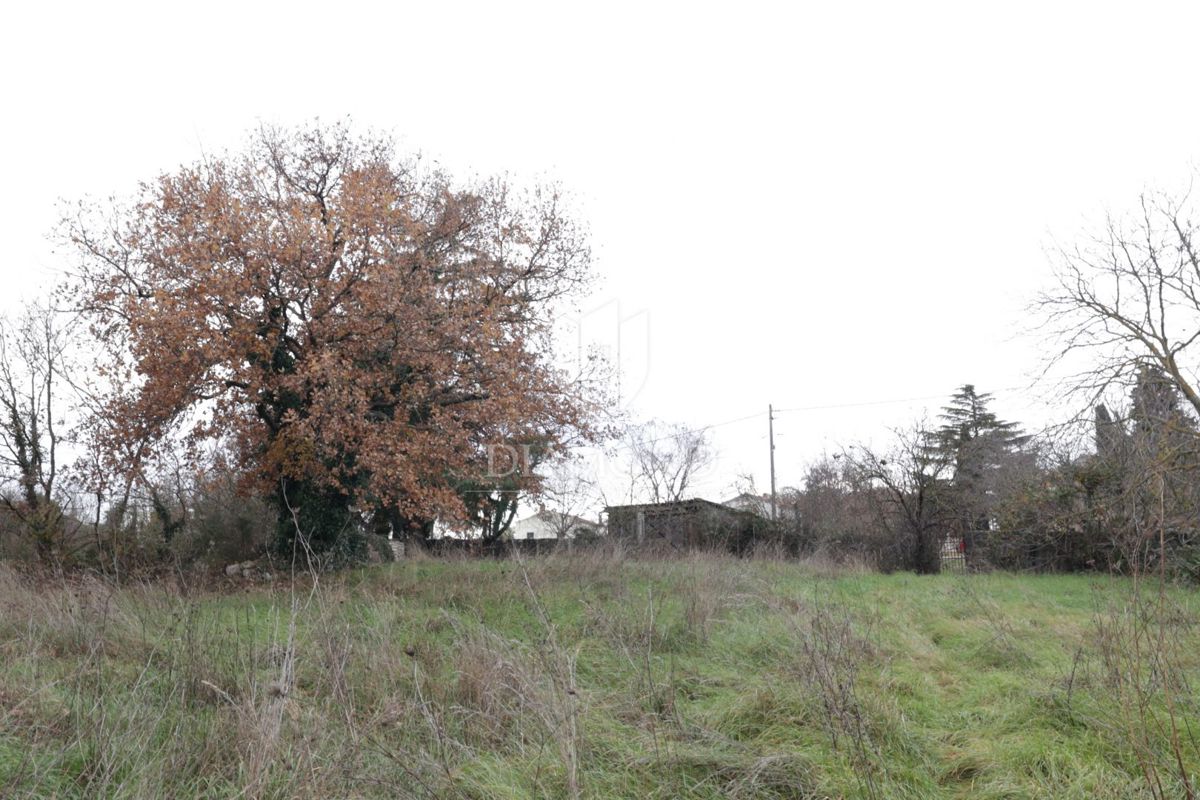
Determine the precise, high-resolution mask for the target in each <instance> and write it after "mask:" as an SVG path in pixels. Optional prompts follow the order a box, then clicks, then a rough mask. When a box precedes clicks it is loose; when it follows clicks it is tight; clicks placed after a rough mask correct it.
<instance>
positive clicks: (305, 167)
mask: <svg viewBox="0 0 1200 800" xmlns="http://www.w3.org/2000/svg"><path fill="white" fill-rule="evenodd" d="M563 206H564V203H563V200H562V197H561V195H560V194H559V193H558V192H557V191H556V190H554V189H553V188H545V187H541V188H535V189H529V190H517V189H514V188H512V187H511V186H510V185H508V184H507V183H506V182H505V181H504V180H501V179H489V180H482V181H477V182H474V183H471V184H469V185H459V184H456V183H455V182H454V181H452V179H451V178H450V177H449V176H448V175H446V174H444V173H443V172H441V171H438V170H436V169H430V168H428V167H426V166H425V165H423V164H422V163H421V161H420V160H419V159H405V158H401V157H400V156H398V155H397V153H396V152H395V150H394V147H393V145H392V143H391V142H390V141H389V140H387V139H384V138H375V137H362V136H357V135H354V134H353V133H352V132H351V131H350V130H349V128H348V127H347V126H344V125H341V126H333V127H328V126H324V127H323V126H320V125H316V126H312V127H308V128H303V129H298V130H288V131H279V130H263V131H260V132H259V133H258V134H256V135H255V137H254V138H253V141H252V143H251V144H250V146H249V147H248V148H247V149H246V150H245V152H243V153H241V154H238V155H232V156H229V157H225V158H217V159H210V160H206V161H204V162H202V163H200V164H197V165H195V166H191V167H187V168H183V169H180V170H178V171H177V172H173V173H170V174H166V175H164V176H162V177H161V178H159V179H158V180H157V181H155V182H152V183H149V184H145V185H143V186H142V188H141V191H140V194H139V196H138V197H137V199H136V201H135V202H133V203H132V204H129V205H123V206H122V205H114V206H106V207H93V208H90V209H85V210H84V211H83V212H82V213H81V214H79V215H78V216H76V217H74V218H72V219H70V220H68V221H67V223H66V224H65V232H66V235H67V237H69V239H70V240H71V241H72V242H73V243H74V244H75V245H76V246H77V247H78V249H79V252H80V253H81V254H82V258H81V260H80V267H79V273H78V279H77V280H76V281H75V282H74V283H73V284H72V286H71V288H70V289H69V292H70V295H71V298H72V301H73V303H75V304H76V305H77V307H79V308H81V309H83V310H84V312H85V313H86V314H87V316H88V317H89V319H90V321H91V328H92V331H93V334H94V335H95V336H96V337H97V340H98V341H99V342H100V344H101V345H102V349H103V353H104V356H103V358H102V359H101V362H102V364H101V367H102V369H103V374H104V375H105V376H106V379H107V383H108V395H107V399H106V402H105V403H104V406H103V416H104V417H105V420H104V421H103V422H102V424H100V425H98V426H97V427H96V431H97V435H96V439H97V440H98V442H99V444H100V445H101V446H102V449H103V451H104V452H105V453H106V454H107V456H108V459H107V462H108V465H109V467H110V468H111V469H114V470H139V469H144V468H145V467H146V465H148V464H149V463H150V462H152V461H153V460H154V459H155V458H156V457H157V456H159V455H161V454H162V453H163V452H165V451H166V450H168V449H171V450H172V451H173V452H185V453H187V454H188V456H189V457H190V458H191V459H192V460H193V461H197V460H199V459H201V457H202V456H201V454H202V453H204V452H206V451H209V452H210V451H211V444H212V443H214V442H222V443H224V444H226V445H228V447H229V448H230V449H232V451H233V452H235V453H236V454H237V456H238V458H239V459H240V460H241V465H242V467H243V469H244V470H245V471H246V474H247V475H248V476H249V477H250V478H251V482H252V483H253V484H256V485H257V489H258V490H259V491H265V492H275V491H278V488H279V486H280V485H281V482H288V481H291V482H294V483H296V484H298V485H299V484H302V485H306V486H310V487H317V488H318V489H319V490H320V491H323V492H326V493H328V492H333V493H335V494H338V495H340V496H342V497H344V498H346V499H347V502H348V503H349V504H351V505H353V506H354V507H356V508H359V509H362V510H365V511H368V512H375V513H384V514H387V515H392V516H394V517H395V516H398V517H403V518H406V519H433V518H434V517H437V516H449V517H461V516H462V515H463V514H464V513H465V510H464V507H463V503H462V498H461V496H460V493H459V492H458V491H457V490H456V487H457V482H458V480H459V479H460V478H461V477H462V476H470V477H471V479H475V478H477V477H478V476H479V475H481V474H482V473H483V471H484V470H485V469H486V461H487V448H488V446H489V445H490V444H494V443H513V442H524V443H528V442H537V443H538V444H539V445H540V446H544V447H550V448H553V447H555V446H557V445H560V444H561V443H563V442H566V441H568V440H578V439H580V438H585V439H586V438H589V437H591V436H592V435H593V434H594V431H595V428H594V425H593V416H592V412H593V410H594V408H593V406H592V405H591V401H592V400H595V399H596V398H597V397H598V396H597V395H595V394H594V393H592V388H593V384H591V383H589V382H588V381H587V380H586V379H585V378H583V377H581V376H568V375H567V374H565V373H564V372H563V371H562V370H560V369H558V368H556V366H555V365H554V363H553V362H552V356H551V348H550V337H551V327H552V324H553V314H554V312H555V311H556V309H558V308H560V307H561V304H562V301H564V300H565V299H568V298H570V297H572V296H575V295H577V293H578V292H579V291H580V290H581V289H582V288H583V287H585V286H586V284H587V282H588V280H589V277H590V251H589V247H588V242H587V237H586V234H585V232H584V231H583V230H582V229H581V228H580V226H579V225H578V224H577V223H575V222H574V221H573V220H572V219H571V218H570V217H569V215H568V214H567V213H566V212H565V210H564V207H563Z"/></svg>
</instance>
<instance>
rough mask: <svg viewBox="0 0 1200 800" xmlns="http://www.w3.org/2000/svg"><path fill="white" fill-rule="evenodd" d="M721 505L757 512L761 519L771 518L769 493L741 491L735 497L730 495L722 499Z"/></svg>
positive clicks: (752, 512)
mask: <svg viewBox="0 0 1200 800" xmlns="http://www.w3.org/2000/svg"><path fill="white" fill-rule="evenodd" d="M721 505H723V506H728V507H729V508H733V509H737V510H738V511H748V512H750V513H751V514H757V515H758V516H760V517H762V518H763V519H770V518H771V497H770V495H766V496H764V495H757V494H750V493H749V492H742V493H741V494H739V495H738V496H737V497H732V498H730V499H728V500H726V501H724V502H723V503H721Z"/></svg>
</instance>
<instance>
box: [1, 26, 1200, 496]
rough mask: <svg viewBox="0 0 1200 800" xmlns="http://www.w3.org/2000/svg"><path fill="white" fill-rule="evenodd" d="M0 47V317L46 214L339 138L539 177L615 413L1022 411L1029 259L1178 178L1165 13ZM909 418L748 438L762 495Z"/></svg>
mask: <svg viewBox="0 0 1200 800" xmlns="http://www.w3.org/2000/svg"><path fill="white" fill-rule="evenodd" d="M5 28H6V34H7V35H6V36H5V46H4V48H3V50H2V51H0V68H2V69H3V74H4V81H3V84H2V85H0V93H2V95H3V107H4V109H5V115H4V125H3V130H2V132H0V142H2V145H3V152H4V153H5V155H6V161H7V164H6V169H5V181H4V183H5V186H4V191H3V192H0V219H2V220H3V223H2V224H3V226H4V239H5V242H6V248H5V249H6V255H5V259H4V262H3V266H2V267H0V269H2V270H3V272H2V275H3V287H4V288H3V303H2V305H4V306H6V307H10V308H11V307H13V306H15V305H16V304H17V302H19V299H20V298H21V297H28V296H31V295H33V294H35V293H36V292H37V291H38V290H39V288H40V287H43V286H45V285H48V283H50V282H52V281H53V280H54V278H55V275H56V270H57V269H60V268H61V267H62V266H63V263H64V262H62V261H61V260H60V258H61V257H60V256H57V255H56V254H55V253H54V252H53V250H52V248H51V246H50V244H49V242H48V241H47V239H46V238H45V236H46V234H47V232H48V231H49V230H50V229H51V227H52V226H53V224H54V222H55V220H56V218H57V212H56V201H57V199H58V198H79V197H81V196H83V195H89V194H90V195H101V196H105V195H108V194H112V193H118V194H126V193H128V192H129V191H130V190H131V189H132V188H133V187H134V185H135V184H136V182H137V181H139V180H142V179H146V178H150V177H153V176H154V175H155V174H157V173H158V172H161V171H164V170H169V169H172V168H174V167H175V166H177V165H179V164H181V163H184V162H190V161H193V160H195V159H196V158H198V157H199V156H200V155H201V153H202V152H204V151H210V152H211V151H216V150H221V149H223V148H225V147H227V146H231V145H237V143H238V142H239V141H240V139H241V138H242V136H243V135H244V134H245V132H246V131H247V130H248V129H250V128H252V127H254V126H256V125H257V124H258V123H259V122H260V121H268V122H278V123H284V124H292V123H298V122H303V121H306V120H308V119H311V118H312V117H314V116H319V117H321V118H324V119H335V118H342V117H345V116H350V117H352V118H353V119H354V120H355V122H356V123H359V124H362V125H363V126H371V127H375V128H380V129H384V130H387V131H392V132H394V133H395V134H396V135H397V136H399V137H400V138H401V139H402V141H403V142H404V143H406V144H407V145H408V146H410V147H411V148H413V149H420V150H421V151H423V152H425V153H427V154H429V155H431V156H433V157H434V158H436V159H437V160H439V161H440V162H441V163H442V164H443V165H445V166H446V167H448V168H449V169H451V170H452V171H455V172H458V173H460V174H465V173H469V172H480V173H491V172H497V171H509V172H512V173H515V174H517V175H521V176H527V177H537V176H545V177H549V178H552V179H555V180H558V181H561V182H562V183H563V184H565V186H566V187H567V188H568V189H569V190H571V191H572V192H573V193H574V194H575V195H576V197H577V198H578V201H579V206H580V208H581V211H582V214H583V215H584V216H585V218H586V219H587V220H588V221H589V222H590V224H591V228H592V232H593V242H594V245H595V248H596V254H597V259H596V267H597V270H598V272H599V274H600V276H601V281H600V285H599V287H598V290H597V294H596V296H595V297H594V298H593V299H592V300H591V301H589V303H588V304H587V307H588V308H602V311H601V312H600V313H599V314H597V315H596V316H595V317H593V318H591V322H590V325H589V329H596V330H600V331H608V332H609V333H607V334H605V333H603V332H601V333H598V334H597V335H600V336H602V337H603V336H608V337H609V338H610V339H615V325H616V323H615V320H616V318H617V313H616V307H617V304H618V303H619V305H620V309H621V315H622V316H629V315H634V314H637V313H638V312H647V314H646V315H645V316H641V317H638V318H637V319H634V320H633V321H631V322H630V323H629V324H627V325H626V326H625V327H626V332H625V335H624V336H623V341H622V350H623V354H624V356H625V359H626V364H625V369H626V373H627V377H626V384H627V386H626V390H627V395H634V396H632V397H631V398H629V399H630V400H631V402H632V405H633V409H634V411H635V412H636V413H637V414H638V415H640V416H642V417H650V416H653V417H660V418H663V419H666V420H669V421H677V422H682V423H686V424H689V425H693V426H700V425H706V424H710V423H716V422H723V421H726V420H730V419H735V418H739V417H744V416H746V415H749V414H753V413H756V412H759V411H764V412H765V409H766V406H767V404H768V403H769V402H773V403H775V404H776V406H778V407H789V408H790V407H810V406H827V405H835V404H843V403H863V402H871V401H880V400H892V399H897V398H913V397H922V398H923V397H928V396H933V395H943V394H949V393H950V392H951V391H952V390H953V389H954V388H955V387H956V386H958V385H959V384H962V383H964V382H972V383H975V384H976V385H977V386H979V387H980V388H981V389H984V390H986V389H994V390H1000V389H1007V388H1008V387H1017V386H1022V385H1025V384H1027V383H1028V380H1029V375H1030V373H1031V372H1032V370H1033V368H1034V366H1035V361H1036V358H1037V351H1036V346H1035V343H1034V342H1033V341H1032V340H1028V339H1023V338H1020V337H1016V334H1018V333H1019V332H1020V331H1021V330H1022V329H1023V328H1025V327H1027V326H1028V322H1027V320H1026V319H1025V316H1024V314H1023V308H1024V306H1025V304H1026V303H1027V301H1028V300H1029V298H1030V296H1031V295H1032V294H1033V292H1034V291H1035V290H1036V288H1037V286H1038V284H1039V282H1040V281H1042V280H1044V278H1045V275H1046V272H1047V261H1046V257H1045V255H1044V252H1043V249H1044V247H1045V246H1046V245H1047V244H1048V243H1049V242H1050V241H1051V237H1052V236H1053V237H1056V238H1058V239H1060V240H1063V241H1068V242H1069V241H1071V240H1073V239H1074V238H1076V236H1077V235H1078V233H1079V231H1080V230H1081V228H1083V227H1084V226H1085V225H1087V224H1088V222H1089V220H1090V221H1094V220H1095V219H1096V217H1097V216H1098V215H1099V214H1101V213H1102V211H1103V210H1104V209H1105V208H1113V209H1122V208H1127V207H1129V206H1131V205H1132V203H1133V202H1135V200H1136V197H1137V193H1138V192H1139V191H1140V190H1141V189H1142V188H1143V187H1147V186H1165V187H1173V186H1177V185H1179V184H1181V183H1182V182H1184V181H1185V180H1186V179H1187V177H1188V175H1189V174H1190V171H1191V169H1192V167H1193V165H1194V164H1195V163H1196V160H1197V158H1198V157H1200V136H1197V132H1198V131H1200V108H1198V106H1197V102H1196V79H1197V70H1196V66H1195V64H1196V59H1195V52H1196V45H1197V41H1196V31H1197V30H1200V4H1196V3H1180V4H1177V5H1155V4H1150V3H1144V2H1143V3H1124V4H1121V5H1115V4H1102V3H1096V2H1088V3H1047V2H1041V3H1029V4H1020V3H1005V4H994V3H993V4H986V5H985V4H980V3H961V2H958V3H945V4H919V3H819V4H818V3H791V4H782V3H781V4H756V3H746V2H738V3H726V4H720V5H705V4H699V3H688V4H678V5H675V4H671V5H669V4H648V3H639V4H630V5H624V4H619V3H594V4H590V5H589V6H587V7H583V6H575V5H573V4H567V3H553V4H545V5H534V4H517V3H488V4H477V5H476V4H451V3H444V4H435V3H420V4H404V3H392V4H386V5H385V4H379V5H378V6H376V5H367V4H355V3H344V2H343V3H337V4H332V3H321V4H305V3H289V4H278V5H266V4H255V3H249V2H241V3H234V4H226V3H204V4H200V3H194V4H189V5H188V6H187V7H186V8H185V7H183V6H182V5H180V4H167V3H159V4H154V5H146V6H144V7H136V6H120V7H118V5H116V4H109V3H106V4H98V3H93V4H89V5H86V6H85V5H77V6H72V5H64V4H52V3H46V4H33V3H26V4H22V5H20V6H18V7H13V8H10V9H8V10H7V11H6V22H5ZM606 319H611V320H612V321H611V322H608V321H603V320H606ZM647 320H648V327H647ZM605 326H607V327H605ZM647 330H648V334H647V333H645V332H646V331H647ZM639 331H641V333H639ZM1014 337H1016V338H1014ZM635 386H636V387H639V388H638V391H637V392H636V394H634V392H633V391H632V389H633V387H635ZM997 395H998V403H997V407H998V410H999V411H1000V413H1001V414H1003V415H1005V416H1007V417H1010V418H1017V419H1022V420H1030V419H1032V420H1042V419H1044V418H1045V411H1044V410H1040V409H1039V408H1038V407H1037V400H1036V397H1034V396H1032V395H1030V394H1029V393H1027V392H1021V391H997ZM938 405H940V402H939V401H937V400H929V401H921V402H915V403H889V404H881V405H875V406H869V407H865V408H863V407H860V408H852V409H844V410H840V411H835V410H822V411H805V412H792V413H788V414H782V415H780V418H779V420H778V422H777V426H776V430H777V432H778V434H779V440H778V450H777V455H778V469H779V480H780V484H781V485H786V484H794V483H797V482H798V481H799V479H800V476H801V469H802V466H803V464H804V462H806V461H808V460H810V459H811V458H812V457H813V456H815V455H816V454H818V453H819V452H820V451H821V449H822V448H831V449H832V448H834V447H835V446H836V445H837V443H839V442H844V441H847V440H853V439H872V438H873V439H876V440H879V439H881V438H882V437H883V432H884V430H885V428H886V426H888V425H892V424H902V423H904V422H906V421H909V420H911V419H912V418H913V417H914V416H915V415H917V414H919V413H920V409H921V407H923V406H929V407H930V408H931V409H936V407H937V406H938ZM713 433H714V437H715V440H716V444H717V446H718V448H719V450H720V452H721V454H722V461H721V464H720V467H719V469H717V470H714V471H713V472H712V474H710V475H709V476H708V479H707V481H706V483H705V485H704V486H702V487H700V489H701V492H702V493H705V494H707V495H710V496H711V495H721V494H724V490H725V489H726V488H727V487H728V486H729V485H730V484H731V483H732V480H733V476H734V475H736V474H737V473H739V472H746V471H750V472H753V473H754V474H755V476H756V478H757V480H758V483H759V486H760V487H765V486H766V484H767V476H766V467H767V451H766V441H765V434H766V419H765V414H764V415H763V416H761V417H758V418H755V419H752V420H748V421H745V422H740V423H734V424H730V425H724V426H721V427H719V428H715V429H714V431H713Z"/></svg>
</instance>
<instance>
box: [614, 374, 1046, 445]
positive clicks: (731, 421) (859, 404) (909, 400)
mask: <svg viewBox="0 0 1200 800" xmlns="http://www.w3.org/2000/svg"><path fill="white" fill-rule="evenodd" d="M1027 388H1029V387H1027V386H1007V387H1002V388H1000V389H993V390H992V391H990V392H987V394H994V393H995V392H1017V391H1021V390H1023V389H1027ZM951 396H952V395H951V394H949V393H946V392H941V393H939V394H930V395H924V396H922V397H897V398H893V399H890V400H866V401H860V402H855V403H831V404H828V405H819V406H792V407H791V408H775V409H772V410H771V411H758V412H755V413H753V414H747V415H745V416H743V417H735V418H734V419H727V420H724V421H722V422H714V423H711V424H709V425H702V426H700V427H698V428H687V429H685V430H681V431H676V432H675V433H670V434H667V435H666V436H659V437H657V438H655V439H647V440H646V441H645V442H644V443H645V444H654V443H655V442H665V441H667V440H668V439H678V438H679V437H681V436H688V435H689V434H693V433H702V432H704V431H708V430H712V429H713V428H722V427H724V426H726V425H734V424H736V423H739V422H746V421H748V420H752V419H758V418H760V417H764V416H771V415H772V414H783V413H788V412H800V411H830V410H834V409H839V408H862V407H865V406H884V405H895V404H897V403H915V402H918V401H921V400H945V399H948V398H950V397H951ZM621 446H624V447H628V446H630V445H621Z"/></svg>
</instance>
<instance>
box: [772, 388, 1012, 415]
mask: <svg viewBox="0 0 1200 800" xmlns="http://www.w3.org/2000/svg"><path fill="white" fill-rule="evenodd" d="M1026 388H1028V387H1026V386H1008V387H1004V388H1001V389H993V390H992V391H991V392H988V393H987V394H993V393H994V392H1017V391H1021V390H1022V389H1026ZM950 396H951V395H948V394H946V393H945V392H942V393H941V394H930V395H925V396H923V397H898V398H895V399H893V400H865V401H861V402H857V403H832V404H830V405H823V406H793V407H792V408H777V409H775V413H776V414H783V413H786V412H791V411H829V410H833V409H839V408H861V407H863V406H885V405H894V404H896V403H915V402H917V401H920V400H939V399H946V398H948V397H950Z"/></svg>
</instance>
